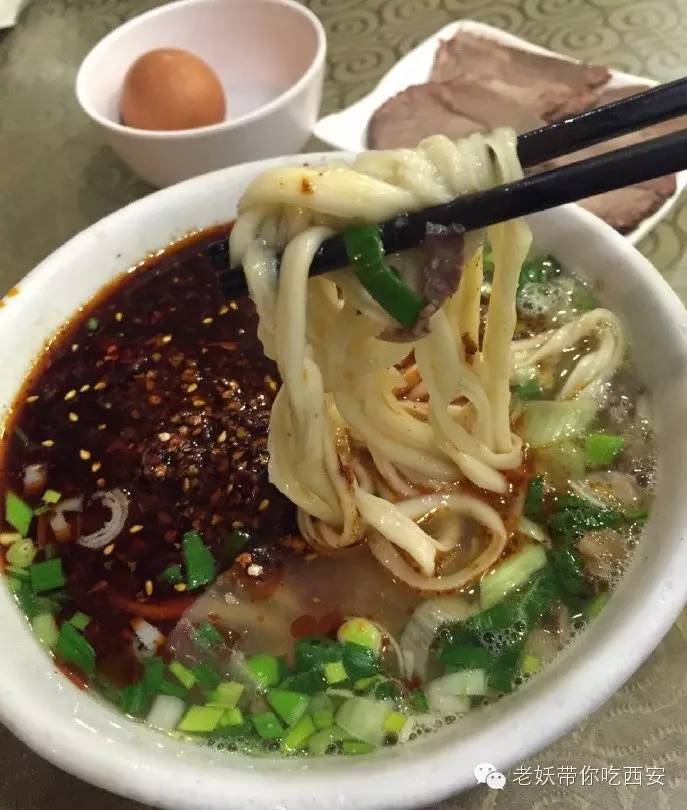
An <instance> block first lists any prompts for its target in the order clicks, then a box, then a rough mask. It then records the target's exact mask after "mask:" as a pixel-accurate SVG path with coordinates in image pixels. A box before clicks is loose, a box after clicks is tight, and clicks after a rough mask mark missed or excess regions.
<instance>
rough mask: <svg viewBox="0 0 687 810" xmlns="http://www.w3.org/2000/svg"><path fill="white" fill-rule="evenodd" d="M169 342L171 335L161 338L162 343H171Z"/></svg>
mask: <svg viewBox="0 0 687 810" xmlns="http://www.w3.org/2000/svg"><path fill="white" fill-rule="evenodd" d="M171 341H172V336H171V335H164V336H163V338H162V342H163V343H171Z"/></svg>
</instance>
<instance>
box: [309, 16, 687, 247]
mask: <svg viewBox="0 0 687 810" xmlns="http://www.w3.org/2000/svg"><path fill="white" fill-rule="evenodd" d="M460 31H467V32H469V33H471V34H477V35H479V36H481V37H484V38H486V39H492V40H494V41H495V42H498V43H500V44H503V45H509V46H510V47H512V48H520V49H521V50H524V51H531V52H532V53H540V54H545V55H547V56H555V57H557V58H558V59H565V60H566V61H568V62H577V61H578V60H577V59H571V58H570V57H569V56H565V55H563V54H561V53H557V52H556V51H550V50H548V49H547V48H541V47H539V45H533V44H532V43H531V42H528V41H527V40H525V39H521V38H520V37H516V36H515V35H514V34H509V33H507V32H505V31H501V29H500V28H494V27H492V26H491V25H485V24H484V23H480V22H475V20H460V21H458V22H453V23H449V24H448V25H445V26H444V27H443V28H441V29H440V30H439V31H437V32H436V34H433V35H432V36H431V37H428V38H427V39H426V40H424V42H422V43H420V45H418V46H417V48H414V49H413V50H412V51H410V53H407V54H406V55H405V56H404V57H403V59H399V61H398V62H396V64H395V65H394V66H393V67H392V68H391V70H390V71H389V72H388V73H386V75H385V76H384V77H383V78H382V79H381V81H380V82H379V84H378V85H377V86H376V87H375V88H374V90H373V91H372V92H371V93H368V94H367V95H366V96H365V97H364V98H361V99H360V101H356V103H355V104H351V105H350V107H346V108H345V109H344V110H341V112H338V113H334V114H333V115H328V116H326V117H325V118H321V119H320V120H319V121H318V122H317V124H315V130H314V132H315V135H316V136H317V137H318V138H320V140H322V141H325V143H328V144H331V146H333V147H336V148H337V149H347V150H351V151H354V152H361V151H363V150H365V149H367V125H368V123H369V121H370V118H371V117H372V115H373V114H374V112H375V110H377V109H378V108H379V107H381V105H382V104H383V103H384V102H385V101H387V99H390V98H391V97H392V96H395V95H396V94H397V93H400V92H401V90H405V89H406V87H410V86H411V85H414V84H422V83H423V82H426V81H428V80H429V74H430V73H431V70H432V64H433V63H434V54H435V53H436V50H437V48H438V47H439V44H440V42H441V40H443V39H451V38H452V37H454V36H455V35H456V34H457V33H458V32H460ZM610 73H611V78H610V80H609V82H608V84H607V87H609V88H614V87H627V86H628V85H632V84H638V83H641V84H651V85H656V84H658V82H656V81H655V80H654V79H649V78H647V77H646V76H633V75H632V74H631V73H622V72H621V71H619V70H612V69H610ZM676 180H677V188H676V189H675V194H673V195H672V197H669V198H668V199H667V200H666V201H665V202H664V203H663V205H662V206H661V207H660V208H659V209H658V210H657V211H655V212H654V213H653V214H652V215H651V216H649V217H646V219H644V220H642V222H640V224H639V225H638V226H637V227H636V228H635V229H634V230H633V231H631V232H630V233H629V234H627V238H628V239H629V240H630V242H631V243H632V244H633V245H636V244H637V242H639V241H640V239H643V238H644V237H645V236H646V235H647V234H648V233H649V231H651V230H652V229H653V228H654V227H655V226H656V225H657V224H658V223H659V222H660V221H661V220H662V219H664V217H665V216H666V215H667V214H668V212H669V211H670V210H671V208H672V207H673V206H674V205H675V203H676V201H677V199H678V197H679V196H680V194H681V193H682V191H683V190H684V188H685V186H687V171H682V172H678V174H677V177H676Z"/></svg>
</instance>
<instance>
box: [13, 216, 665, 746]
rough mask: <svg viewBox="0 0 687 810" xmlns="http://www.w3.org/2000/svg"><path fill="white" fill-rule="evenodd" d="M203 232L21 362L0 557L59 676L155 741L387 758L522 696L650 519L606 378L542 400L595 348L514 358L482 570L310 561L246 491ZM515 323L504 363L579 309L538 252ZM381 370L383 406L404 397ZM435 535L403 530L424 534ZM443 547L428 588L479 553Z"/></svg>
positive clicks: (621, 396)
mask: <svg viewBox="0 0 687 810" xmlns="http://www.w3.org/2000/svg"><path fill="white" fill-rule="evenodd" d="M226 231H227V228H224V229H214V230H211V231H208V232H205V233H202V234H200V235H197V236H195V237H193V238H191V239H189V240H187V241H186V242H184V243H181V244H179V245H176V246H174V247H172V248H170V249H169V250H168V251H167V252H166V253H164V254H163V255H161V256H158V257H156V258H154V259H152V260H150V261H149V262H147V263H145V264H144V265H143V266H141V267H140V268H138V269H136V270H135V271H133V272H131V273H129V274H127V275H126V276H124V277H123V278H122V279H120V280H118V281H117V282H115V283H114V284H113V285H112V286H111V287H110V288H108V289H107V290H106V291H104V293H103V294H102V295H101V296H100V297H99V298H98V299H97V300H95V301H94V302H92V304H90V305H89V306H87V307H86V308H85V310H84V311H83V312H81V313H80V314H79V315H78V316H77V317H76V318H75V319H74V321H73V322H72V323H71V324H70V325H69V326H68V327H66V328H65V330H64V331H63V332H62V333H61V334H60V335H59V336H58V337H57V338H56V339H55V340H54V341H53V342H52V344H51V345H50V347H49V348H48V349H47V350H46V352H45V355H44V356H43V357H42V358H41V359H40V360H39V363H38V365H37V367H36V369H35V371H34V373H33V374H32V375H31V377H30V379H29V380H28V381H27V383H26V386H25V388H24V390H23V392H22V393H21V396H20V398H19V400H18V401H17V403H16V407H15V411H14V414H13V419H12V421H11V424H10V425H9V428H8V430H7V434H6V435H7V438H6V441H5V446H4V448H3V487H4V493H5V510H4V529H3V532H2V534H0V540H1V541H2V546H0V549H1V552H0V563H1V565H2V568H3V569H4V571H5V574H6V576H7V582H8V584H9V586H10V588H11V589H12V591H13V592H14V593H15V595H16V598H17V601H18V603H19V605H20V606H21V607H22V609H23V610H24V612H25V613H26V615H27V618H28V620H29V621H30V622H31V624H32V627H33V629H34V631H35V633H36V635H37V637H38V638H39V639H40V641H41V642H42V643H43V644H44V645H45V647H46V648H48V649H49V650H50V651H51V653H52V654H53V655H54V657H55V661H56V664H57V666H59V667H60V669H62V671H63V672H65V674H67V675H68V676H69V677H70V678H71V679H72V680H73V681H74V682H75V683H77V684H78V685H79V686H81V687H83V688H87V689H93V690H95V691H96V692H98V693H99V694H100V695H102V696H103V697H104V698H105V699H107V700H108V701H111V702H113V703H114V704H116V705H117V706H119V707H120V708H121V710H122V711H124V712H125V713H127V714H129V715H132V716H134V717H137V718H141V719H143V720H146V721H147V722H149V723H150V724H151V725H153V726H155V727H157V728H160V729H162V730H165V731H170V732H172V731H175V732H180V733H183V734H188V735H193V736H196V737H198V738H199V739H203V740H207V741H210V742H212V743H213V744H216V745H221V746H225V747H229V748H232V749H237V748H238V749H242V750H248V751H265V750H281V751H282V752H283V753H287V754H290V753H303V752H308V753H311V754H324V753H341V752H343V753H348V754H358V753H365V752H367V751H371V750H373V749H374V748H375V747H376V746H379V745H384V744H397V743H405V742H408V741H409V740H411V739H414V738H415V737H416V736H417V735H418V734H421V733H422V732H423V731H424V730H426V729H431V728H433V727H435V726H437V725H440V724H442V723H444V722H446V721H447V720H451V721H452V720H454V719H455V718H456V717H457V716H459V715H462V714H464V713H465V712H468V711H470V710H472V709H473V708H474V707H476V706H478V705H479V704H482V703H484V702H487V701H490V700H493V699H496V698H498V697H499V696H501V695H503V694H505V693H508V692H510V691H511V690H512V689H513V688H514V687H515V686H517V685H518V684H520V683H522V681H523V680H525V679H528V678H531V677H533V676H534V675H535V674H536V673H537V672H538V671H539V670H540V669H541V668H542V667H543V666H545V665H546V664H547V663H548V662H549V661H550V660H551V658H552V657H553V656H555V655H556V653H557V652H558V651H559V650H560V649H561V647H562V646H563V645H564V644H566V643H567V642H568V641H569V640H570V639H571V638H572V637H573V636H574V634H575V633H576V632H577V631H578V630H580V629H581V628H582V627H583V626H584V625H585V624H586V623H587V622H588V621H589V620H590V619H592V618H593V617H594V616H595V615H596V614H597V613H598V612H599V611H600V610H601V609H603V606H604V604H605V602H606V601H607V599H608V597H609V594H610V592H611V590H612V589H613V587H614V585H615V584H616V583H617V581H618V578H619V576H620V575H621V573H622V570H623V567H624V566H625V564H626V561H627V559H628V558H629V556H630V554H631V550H632V548H633V547H634V545H635V543H636V541H637V538H638V536H639V532H640V531H641V525H642V523H643V521H644V519H645V518H646V515H647V510H648V508H649V505H650V500H651V493H652V488H653V469H654V457H653V447H652V433H651V421H650V414H649V409H648V403H647V401H646V395H645V394H644V393H643V391H642V387H641V385H640V384H639V382H638V381H637V379H636V377H635V375H634V372H633V369H632V365H631V363H630V362H629V361H627V360H626V361H624V363H623V364H622V365H621V366H620V368H619V370H618V371H617V372H616V374H615V376H614V378H613V379H612V381H611V382H610V383H609V384H607V385H606V386H605V388H604V391H603V396H602V398H601V407H594V408H591V409H589V408H587V407H586V406H585V405H584V403H583V402H582V401H581V400H578V399H572V400H561V399H559V398H557V393H558V392H559V391H560V390H561V387H562V386H564V385H565V384H566V380H567V379H569V378H570V376H571V374H573V373H574V369H575V367H576V366H577V364H579V363H580V361H581V360H583V359H584V358H585V357H588V356H591V355H592V354H593V352H594V351H596V350H597V349H599V346H598V345H597V343H596V342H595V339H593V338H589V337H584V336H583V337H581V338H580V339H579V340H573V341H572V343H570V345H568V346H567V348H565V349H564V350H563V351H561V352H560V353H557V354H556V355H555V356H552V357H550V358H544V359H542V360H541V361H538V362H537V363H535V364H534V365H528V364H527V363H523V364H521V365H520V366H518V363H517V362H516V363H515V367H516V371H515V373H514V375H513V378H512V380H511V392H512V396H511V425H512V428H513V430H514V431H515V432H516V433H517V434H518V435H520V436H521V437H522V438H523V441H524V443H525V447H526V452H525V454H524V461H523V463H522V465H521V466H520V467H519V468H518V469H517V470H513V471H509V472H508V474H507V479H508V489H507V491H506V492H505V493H504V494H501V495H495V494H494V493H487V492H484V491H482V492H481V497H482V498H484V499H485V500H487V501H489V503H490V504H491V505H492V506H493V507H494V509H495V510H496V511H497V512H498V514H499V515H500V516H501V517H502V518H503V520H504V523H505V525H506V527H507V530H508V542H507V546H506V549H505V551H504V554H503V555H502V558H501V559H500V560H499V562H498V563H497V565H496V566H494V568H493V569H492V570H491V571H490V572H489V573H487V574H486V575H484V576H483V577H482V579H481V581H474V582H472V583H470V584H469V585H468V586H467V587H465V588H463V589H462V590H461V591H460V592H458V593H456V592H449V593H443V594H442V595H440V596H432V595H431V594H422V593H419V592H417V591H415V590H413V589H411V588H410V587H408V586H407V585H406V584H403V583H402V582H399V581H397V580H395V579H394V578H393V577H392V576H391V575H390V574H389V572H388V571H387V570H386V569H385V568H383V567H382V566H380V565H379V563H378V562H377V560H375V559H374V557H373V556H372V554H370V552H369V551H368V548H367V546H366V545H365V544H360V545H356V546H353V547H351V548H348V549H344V550H342V551H339V552H337V553H336V554H325V553H318V552H316V551H313V549H312V548H311V547H310V546H308V545H307V544H306V542H305V541H304V540H303V539H302V537H301V536H300V534H299V530H298V527H297V523H296V514H295V507H294V506H293V505H292V503H291V502H290V501H289V500H288V499H287V498H286V497H285V496H284V495H282V494H281V493H280V492H278V491H277V490H276V489H275V488H274V487H273V486H272V485H271V484H270V482H269V481H268V475H267V465H268V452H267V434H268V425H269V417H270V409H271V406H272V403H273V400H274V397H275V395H276V392H277V390H278V387H279V380H278V374H277V371H276V367H275V366H274V364H273V363H272V362H271V361H270V360H268V359H266V358H265V357H264V354H263V351H262V347H261V345H260V342H259V341H258V338H257V335H256V328H257V318H256V315H255V311H254V308H253V305H252V303H251V302H250V301H249V300H248V299H247V298H246V299H242V300H238V301H226V300H224V299H223V297H222V295H221V293H220V290H219V285H218V278H217V271H218V269H220V268H224V267H225V266H226V262H227V257H226V244H225V235H226ZM483 258H484V269H485V283H484V285H483V289H482V298H483V301H485V302H486V301H488V299H489V295H490V282H489V278H490V258H489V249H488V246H486V248H485V251H484V255H483ZM517 305H518V315H519V320H518V328H517V333H516V343H517V342H518V341H522V343H521V344H520V347H521V349H522V351H525V350H526V349H527V345H526V344H527V341H528V340H532V339H533V336H536V335H539V334H541V333H543V332H546V331H547V330H552V329H558V328H562V327H565V325H566V324H568V323H570V322H572V320H573V319H574V318H578V317H580V316H581V315H584V314H585V313H590V316H591V314H592V313H594V312H596V311H597V309H598V303H597V301H596V300H595V298H594V295H593V294H592V292H591V290H590V289H589V288H588V287H586V286H585V285H584V284H583V283H582V282H581V281H579V280H577V279H575V278H574V277H573V276H572V275H571V274H570V273H568V272H566V271H564V270H562V269H561V268H560V267H559V265H558V264H557V263H556V261H555V259H552V258H550V257H543V258H542V257H536V256H533V257H531V258H530V259H528V261H527V262H526V263H525V265H524V267H523V271H522V273H521V277H520V285H519V289H518V299H517ZM466 351H469V347H466ZM403 368H405V369H407V371H408V379H407V383H408V385H407V388H406V389H404V390H403V391H399V392H398V396H399V398H400V399H401V400H403V399H408V400H409V401H410V400H413V399H417V400H418V401H421V400H422V394H421V392H420V393H419V394H418V392H417V391H415V392H414V393H413V390H414V387H415V386H416V385H417V380H414V379H413V378H412V364H411V363H410V362H409V363H407V364H406V365H405V366H403V365H402V369H403ZM581 402H582V404H580V403H581ZM477 490H478V488H477V487H475V486H474V485H469V486H468V485H463V486H462V489H461V490H460V491H461V492H473V491H477ZM446 494H447V496H448V495H449V494H450V493H446ZM446 518H447V515H446V514H445V512H444V510H443V509H442V507H441V506H439V507H438V508H433V509H432V511H431V513H430V514H428V515H427V516H426V518H425V519H424V521H423V528H424V529H425V531H427V532H429V533H430V534H432V535H434V536H436V537H437V538H439V539H441V538H445V537H446V533H447V532H450V527H449V526H448V521H447V519H446ZM461 529H462V531H461V536H462V538H463V539H462V540H461V541H460V542H459V543H458V544H457V545H455V544H454V545H453V546H452V548H451V551H450V552H448V553H446V554H445V556H444V557H443V558H442V560H441V567H440V572H441V575H444V574H445V575H447V576H448V575H450V574H451V572H452V571H453V570H454V569H456V568H457V567H464V566H465V565H466V564H469V562H470V560H472V559H475V558H476V557H477V556H478V555H479V554H480V552H481V550H482V549H483V547H484V545H485V543H486V542H487V540H486V538H485V536H484V530H483V527H480V524H479V523H477V522H475V523H474V525H473V524H472V523H471V522H470V519H469V518H465V519H464V521H463V522H462V524H461Z"/></svg>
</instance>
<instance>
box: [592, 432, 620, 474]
mask: <svg viewBox="0 0 687 810" xmlns="http://www.w3.org/2000/svg"><path fill="white" fill-rule="evenodd" d="M624 446H625V439H624V438H623V437H622V436H614V435H612V434H611V433H590V434H589V435H588V436H587V438H586V439H585V442H584V455H585V458H586V460H587V466H589V467H608V465H609V464H611V462H612V461H613V459H614V458H615V457H616V456H617V455H618V453H619V452H620V451H621V450H622V449H623V447H624Z"/></svg>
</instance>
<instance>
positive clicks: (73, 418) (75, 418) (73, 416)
mask: <svg viewBox="0 0 687 810" xmlns="http://www.w3.org/2000/svg"><path fill="white" fill-rule="evenodd" d="M69 421H70V422H78V421H79V417H78V415H77V414H75V413H74V411H69Z"/></svg>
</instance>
